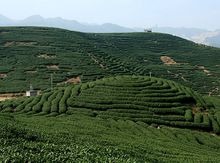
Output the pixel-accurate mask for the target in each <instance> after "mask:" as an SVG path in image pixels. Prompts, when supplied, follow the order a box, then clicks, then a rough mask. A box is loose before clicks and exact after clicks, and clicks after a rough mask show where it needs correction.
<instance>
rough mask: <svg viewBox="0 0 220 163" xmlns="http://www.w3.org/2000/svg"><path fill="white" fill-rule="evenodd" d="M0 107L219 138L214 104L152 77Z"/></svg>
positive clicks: (77, 88) (81, 87) (71, 89)
mask: <svg viewBox="0 0 220 163" xmlns="http://www.w3.org/2000/svg"><path fill="white" fill-rule="evenodd" d="M0 106H1V107H0V108H1V110H2V112H15V113H26V114H29V115H32V114H33V115H46V116H57V115H60V114H63V113H66V114H75V113H81V114H85V115H89V116H92V117H99V118H104V119H108V118H111V119H115V120H119V119H122V120H132V121H134V122H137V121H141V122H144V123H147V124H155V125H167V126H173V127H180V128H190V129H199V130H203V131H214V132H215V133H220V127H219V125H220V116H219V113H220V112H217V111H218V110H217V109H216V108H215V107H214V105H213V104H212V103H210V102H207V101H206V100H204V99H203V97H202V96H200V95H199V94H198V93H196V92H194V91H192V90H191V89H190V88H187V87H184V86H182V85H180V84H177V83H176V82H173V81H169V80H165V79H160V78H154V77H151V78H150V77H145V76H129V75H128V76H116V77H110V78H103V79H101V80H97V81H94V82H88V83H84V84H80V85H75V86H71V85H70V86H68V87H63V88H58V89H55V90H54V91H52V92H46V93H43V94H42V95H40V96H37V97H31V98H26V97H25V98H19V99H17V100H11V101H10V100H9V101H6V102H2V103H0Z"/></svg>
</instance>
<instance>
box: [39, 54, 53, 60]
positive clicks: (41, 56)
mask: <svg viewBox="0 0 220 163" xmlns="http://www.w3.org/2000/svg"><path fill="white" fill-rule="evenodd" d="M37 57H38V58H43V59H53V58H56V56H55V55H48V54H40V55H38V56H37Z"/></svg>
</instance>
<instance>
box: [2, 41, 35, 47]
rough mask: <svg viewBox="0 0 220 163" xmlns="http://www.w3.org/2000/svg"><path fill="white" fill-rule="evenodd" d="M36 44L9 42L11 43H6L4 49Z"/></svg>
mask: <svg viewBox="0 0 220 163" xmlns="http://www.w3.org/2000/svg"><path fill="white" fill-rule="evenodd" d="M36 44H37V42H25V41H20V42H16V41H11V42H6V43H5V45H4V46H5V47H10V46H31V45H36Z"/></svg>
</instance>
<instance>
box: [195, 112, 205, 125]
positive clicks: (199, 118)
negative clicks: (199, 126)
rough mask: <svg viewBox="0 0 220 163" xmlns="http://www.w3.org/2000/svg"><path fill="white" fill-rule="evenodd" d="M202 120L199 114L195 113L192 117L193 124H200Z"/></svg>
mask: <svg viewBox="0 0 220 163" xmlns="http://www.w3.org/2000/svg"><path fill="white" fill-rule="evenodd" d="M202 120H203V116H202V114H201V113H196V114H195V116H194V122H195V123H201V122H202Z"/></svg>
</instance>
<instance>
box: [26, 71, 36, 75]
mask: <svg viewBox="0 0 220 163" xmlns="http://www.w3.org/2000/svg"><path fill="white" fill-rule="evenodd" d="M25 73H26V74H35V73H37V71H25Z"/></svg>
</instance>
